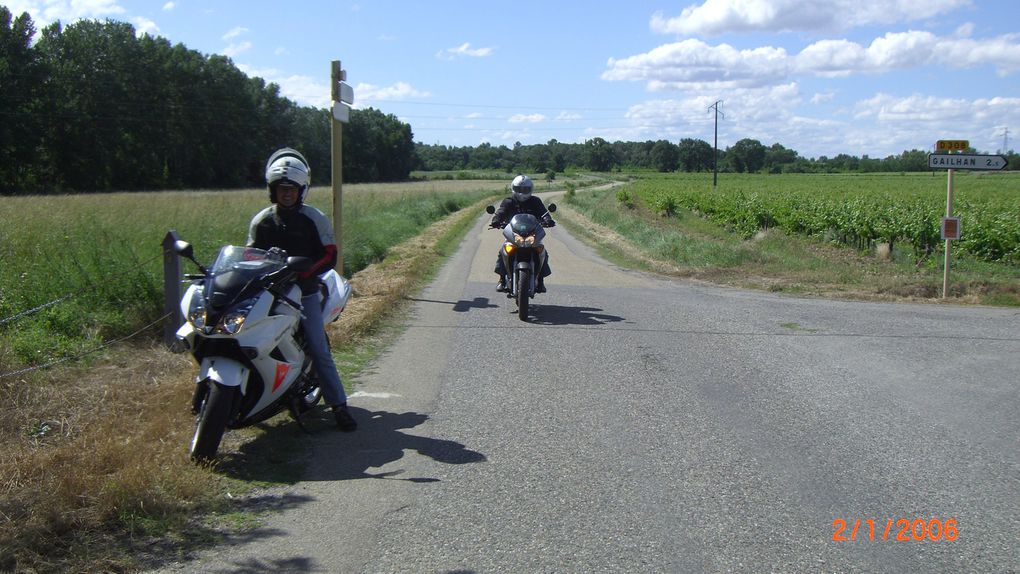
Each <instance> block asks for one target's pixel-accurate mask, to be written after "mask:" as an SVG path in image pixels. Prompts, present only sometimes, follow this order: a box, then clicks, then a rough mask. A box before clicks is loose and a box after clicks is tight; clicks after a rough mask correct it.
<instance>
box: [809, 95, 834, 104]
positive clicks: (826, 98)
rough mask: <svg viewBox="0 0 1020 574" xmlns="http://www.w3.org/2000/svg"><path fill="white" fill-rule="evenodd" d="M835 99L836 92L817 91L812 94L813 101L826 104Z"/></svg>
mask: <svg viewBox="0 0 1020 574" xmlns="http://www.w3.org/2000/svg"><path fill="white" fill-rule="evenodd" d="M834 99H836V92H825V93H817V94H815V95H813V96H811V103H812V104H824V103H825V102H831V101H832V100H834Z"/></svg>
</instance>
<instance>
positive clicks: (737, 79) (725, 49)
mask: <svg viewBox="0 0 1020 574" xmlns="http://www.w3.org/2000/svg"><path fill="white" fill-rule="evenodd" d="M607 65H608V68H609V69H608V70H606V71H605V72H603V73H602V79H603V80H610V81H618V80H630V81H645V82H647V84H648V87H649V89H651V90H653V91H660V90H670V89H690V90H699V89H706V88H708V87H712V86H716V87H719V88H730V89H732V88H742V87H754V86H760V85H765V84H770V83H773V82H774V81H776V78H785V77H787V76H788V75H789V74H790V67H791V65H792V62H791V60H790V58H789V56H788V55H787V53H786V50H784V49H783V48H773V47H763V48H755V49H752V50H737V49H736V48H733V47H732V46H730V45H728V44H719V45H718V46H710V45H708V44H706V43H704V42H702V41H701V40H683V41H681V42H675V43H672V44H665V45H663V46H659V47H657V48H655V49H653V50H652V51H650V52H648V53H645V54H639V55H637V56H631V57H629V58H623V59H619V60H618V59H615V58H610V59H609V62H608V64H607Z"/></svg>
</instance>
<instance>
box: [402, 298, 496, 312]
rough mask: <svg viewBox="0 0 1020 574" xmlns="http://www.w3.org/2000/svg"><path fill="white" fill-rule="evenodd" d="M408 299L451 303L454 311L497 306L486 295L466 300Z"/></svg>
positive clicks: (411, 299) (409, 299)
mask: <svg viewBox="0 0 1020 574" xmlns="http://www.w3.org/2000/svg"><path fill="white" fill-rule="evenodd" d="M406 299H407V300H408V301H420V302H423V303H442V304H444V305H453V311H454V312H455V313H467V312H468V311H470V310H472V309H492V308H494V307H498V305H494V304H492V303H490V302H489V298H488V297H475V298H474V299H472V300H470V301H468V300H466V299H461V300H460V301H437V300H435V299H415V298H414V297H407V298H406Z"/></svg>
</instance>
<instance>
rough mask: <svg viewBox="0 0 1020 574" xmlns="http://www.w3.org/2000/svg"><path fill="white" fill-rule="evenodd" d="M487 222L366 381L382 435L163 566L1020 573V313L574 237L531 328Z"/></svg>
mask: <svg viewBox="0 0 1020 574" xmlns="http://www.w3.org/2000/svg"><path fill="white" fill-rule="evenodd" d="M482 222H483V219H482V218H480V219H479V223H478V226H477V227H476V228H475V229H474V231H472V232H471V233H470V234H469V236H468V237H467V239H466V240H465V241H464V243H463V245H462V246H461V248H460V250H459V251H458V252H457V253H456V254H455V255H454V256H453V258H452V259H451V260H450V261H449V262H448V264H447V265H446V266H445V267H444V268H443V270H442V272H441V273H440V274H439V276H438V277H437V279H436V280H435V281H434V282H433V283H432V284H431V285H430V286H429V288H427V289H426V290H425V291H424V292H423V293H422V294H420V295H419V296H417V297H416V298H415V299H416V300H415V301H414V304H413V312H412V313H411V314H410V316H408V318H407V329H406V331H405V332H404V333H403V334H402V336H401V337H400V338H399V340H398V342H397V343H396V344H395V345H394V346H393V347H392V348H390V349H389V350H388V351H387V352H386V353H385V354H384V355H383V356H381V357H380V358H379V359H378V360H377V361H376V362H375V363H374V364H373V365H372V368H371V369H370V372H369V373H367V374H366V375H364V376H363V377H362V378H361V379H360V382H359V386H358V389H359V391H358V392H357V393H356V394H355V395H354V396H353V397H352V398H351V403H350V404H351V405H352V406H353V407H355V408H354V409H353V410H354V412H355V415H356V416H357V417H358V418H359V421H360V423H361V429H360V430H359V431H358V432H356V433H353V434H342V433H338V432H331V431H329V430H327V429H325V428H322V429H321V430H320V432H318V433H317V434H316V435H315V436H314V437H313V438H312V440H313V442H314V443H315V446H314V453H313V455H312V456H311V458H309V460H308V461H306V462H307V463H308V465H309V471H308V473H307V476H306V477H305V480H304V481H302V482H300V483H298V484H296V485H294V486H291V487H286V488H279V489H273V490H271V491H269V492H266V493H265V495H264V496H263V497H261V499H260V500H259V501H257V504H258V507H259V508H261V509H263V512H262V513H261V515H260V516H261V519H262V523H263V524H262V526H261V527H259V528H256V529H254V530H252V531H249V532H246V533H243V534H240V535H237V536H236V537H234V538H233V539H232V540H231V542H230V544H228V545H224V546H221V547H217V548H214V549H209V550H204V551H202V552H199V553H197V554H196V555H195V556H194V557H193V559H191V560H188V561H186V562H182V563H176V564H171V565H168V566H166V567H165V568H164V570H163V571H165V572H179V571H187V572H236V573H240V572H261V571H275V572H731V571H732V572H767V571H781V572H963V571H965V572H1016V571H1018V569H1020V312H1018V311H1017V310H1016V309H995V308H984V307H960V306H948V305H910V304H884V303H883V304H875V303H858V302H839V301H828V300H820V299H800V298H791V297H785V296H776V295H771V294H766V293H760V292H749V291H741V290H735V289H728V288H717V287H709V286H704V285H696V284H692V283H688V282H683V281H674V280H669V279H663V278H659V277H655V276H652V275H647V274H642V273H637V272H631V271H627V270H623V269H619V268H616V267H614V266H612V265H610V264H608V263H606V262H605V261H603V260H601V259H599V258H598V257H597V256H595V255H594V254H593V253H592V252H591V250H590V249H588V248H587V247H585V246H584V245H582V244H580V243H579V242H577V241H576V240H574V239H573V238H571V237H570V236H569V234H568V233H567V232H566V231H565V230H564V229H563V228H562V227H557V228H555V229H553V230H551V231H550V233H549V236H548V239H547V246H548V248H549V251H550V254H551V264H552V269H553V275H552V276H551V277H550V278H549V280H548V282H547V285H548V287H549V292H548V293H546V294H542V295H539V296H538V297H537V298H536V299H535V303H536V305H535V308H534V311H533V315H534V317H533V320H532V321H530V322H528V323H523V322H521V321H520V320H518V318H517V316H516V314H515V313H514V311H515V306H514V304H513V303H512V302H511V301H510V300H508V299H506V298H505V297H504V296H503V295H502V294H499V293H496V292H495V290H494V284H495V279H496V276H495V275H494V274H493V273H492V267H493V264H494V262H495V253H496V250H497V246H498V242H499V233H497V232H495V231H488V230H485V229H483V226H482ZM838 521H845V527H842V528H841V527H840V523H839V522H838ZM858 521H859V522H858ZM868 521H871V522H870V524H869V522H868ZM855 523H858V525H857V527H856V529H855ZM872 525H873V526H872ZM936 531H937V532H936ZM841 537H842V538H845V540H838V538H841ZM947 537H948V538H952V540H947ZM851 538H853V540H851ZM897 538H901V539H902V538H906V540H898V539H897ZM919 538H924V539H923V540H918V539H919ZM932 538H938V540H932Z"/></svg>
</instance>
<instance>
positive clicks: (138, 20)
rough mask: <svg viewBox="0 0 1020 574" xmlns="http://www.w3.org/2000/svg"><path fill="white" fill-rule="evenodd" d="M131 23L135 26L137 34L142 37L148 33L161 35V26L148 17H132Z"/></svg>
mask: <svg viewBox="0 0 1020 574" xmlns="http://www.w3.org/2000/svg"><path fill="white" fill-rule="evenodd" d="M131 24H132V25H133V26H134V27H135V36H138V37H142V36H144V35H146V34H148V35H150V36H158V35H159V26H157V25H156V23H155V22H153V21H152V20H149V19H148V18H142V17H141V16H136V17H134V18H132V19H131Z"/></svg>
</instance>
